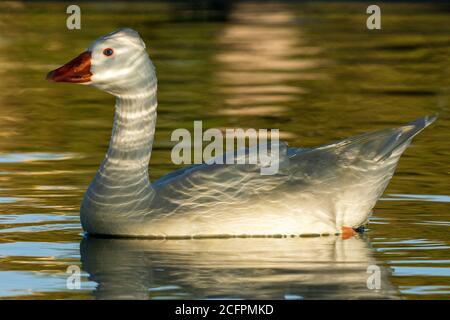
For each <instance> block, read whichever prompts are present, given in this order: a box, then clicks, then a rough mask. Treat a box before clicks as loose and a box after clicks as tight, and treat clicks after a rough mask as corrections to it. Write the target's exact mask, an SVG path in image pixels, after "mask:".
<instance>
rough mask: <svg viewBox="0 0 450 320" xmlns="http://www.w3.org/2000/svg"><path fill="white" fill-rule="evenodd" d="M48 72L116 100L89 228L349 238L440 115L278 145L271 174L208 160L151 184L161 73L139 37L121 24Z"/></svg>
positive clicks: (84, 212) (84, 214)
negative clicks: (314, 142) (329, 139)
mask: <svg viewBox="0 0 450 320" xmlns="http://www.w3.org/2000/svg"><path fill="white" fill-rule="evenodd" d="M47 79H48V80H50V81H54V82H69V83H78V84H84V85H91V86H93V87H96V88H98V89H100V90H103V91H105V92H107V93H109V94H111V95H113V96H114V97H115V99H116V103H115V116H114V124H113V129H112V136H111V139H110V143H109V147H108V151H107V153H106V156H105V158H104V160H103V162H102V163H101V165H100V167H99V169H98V171H97V173H96V175H95V177H94V179H93V180H92V182H91V184H90V185H89V187H88V189H87V191H86V193H85V195H84V198H83V200H82V203H81V208H80V220H81V224H82V227H83V230H84V232H85V233H86V234H88V235H98V236H111V237H146V238H164V239H170V238H181V239H183V238H203V237H287V236H309V235H342V237H346V238H348V237H351V236H353V235H355V234H356V231H357V230H358V229H359V228H360V227H362V226H364V225H365V224H366V223H367V222H368V219H369V217H370V216H371V214H372V209H373V207H374V206H375V204H376V202H377V200H378V199H379V198H380V197H381V195H382V194H383V191H384V190H385V188H386V186H387V185H388V183H389V181H390V179H391V178H392V176H393V174H394V171H395V168H396V165H397V162H398V160H399V158H400V156H401V154H402V153H403V152H404V151H405V149H406V148H407V147H408V145H409V144H410V143H411V140H412V138H413V137H414V136H415V135H416V134H418V133H419V132H420V131H422V130H423V129H424V128H425V127H427V126H428V125H430V124H431V123H432V122H434V121H435V119H436V116H425V117H422V118H419V119H417V120H415V121H412V122H410V123H408V124H406V125H404V126H401V127H399V128H389V129H384V130H381V131H376V132H371V133H366V134H362V135H358V136H355V137H350V138H347V139H344V140H342V141H338V142H334V143H330V144H326V145H322V146H319V147H316V148H293V147H288V146H287V144H286V143H284V142H280V143H279V145H278V146H276V148H278V149H279V151H280V152H279V160H278V161H279V163H280V170H279V172H278V173H276V174H273V175H262V174H260V170H259V169H260V167H261V164H260V163H259V164H251V165H250V164H247V165H245V164H217V163H215V164H208V163H204V164H197V165H192V166H189V167H186V168H182V169H179V170H176V171H174V172H172V173H169V174H168V175H166V176H163V177H162V178H160V179H159V180H157V181H155V182H153V183H151V182H150V180H149V161H150V155H151V151H152V144H153V140H154V133H155V126H156V108H157V98H156V94H157V79H156V72H155V67H154V65H153V63H152V61H151V60H150V58H149V56H148V54H147V51H146V46H145V44H144V41H143V40H142V39H141V37H140V36H139V34H138V33H137V32H136V31H134V30H132V29H129V28H124V29H119V30H117V31H115V32H112V33H109V34H107V35H105V36H102V37H100V38H99V39H97V40H96V41H95V42H93V43H92V45H91V46H90V47H89V48H88V49H87V50H86V51H85V52H83V53H81V54H80V55H79V56H78V57H76V58H75V59H73V60H71V61H70V62H68V63H67V64H65V65H63V66H62V67H60V68H57V69H55V70H53V71H50V72H49V73H48V74H47ZM245 152H246V153H245V154H246V156H248V155H249V154H250V153H251V152H254V149H253V151H252V150H250V149H246V151H245Z"/></svg>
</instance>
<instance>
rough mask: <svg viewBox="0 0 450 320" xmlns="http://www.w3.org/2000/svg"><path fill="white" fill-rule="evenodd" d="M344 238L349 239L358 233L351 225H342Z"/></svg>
mask: <svg viewBox="0 0 450 320" xmlns="http://www.w3.org/2000/svg"><path fill="white" fill-rule="evenodd" d="M341 231H342V240H347V239H350V238H351V237H353V236H354V235H356V231H355V230H354V229H353V228H351V227H341Z"/></svg>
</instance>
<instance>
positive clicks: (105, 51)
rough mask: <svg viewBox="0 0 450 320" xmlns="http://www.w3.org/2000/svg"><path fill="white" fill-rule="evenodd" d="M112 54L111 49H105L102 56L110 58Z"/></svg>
mask: <svg viewBox="0 0 450 320" xmlns="http://www.w3.org/2000/svg"><path fill="white" fill-rule="evenodd" d="M113 53H114V50H113V49H111V48H106V49H105V50H103V54H104V55H105V56H107V57H110V56H112V55H113Z"/></svg>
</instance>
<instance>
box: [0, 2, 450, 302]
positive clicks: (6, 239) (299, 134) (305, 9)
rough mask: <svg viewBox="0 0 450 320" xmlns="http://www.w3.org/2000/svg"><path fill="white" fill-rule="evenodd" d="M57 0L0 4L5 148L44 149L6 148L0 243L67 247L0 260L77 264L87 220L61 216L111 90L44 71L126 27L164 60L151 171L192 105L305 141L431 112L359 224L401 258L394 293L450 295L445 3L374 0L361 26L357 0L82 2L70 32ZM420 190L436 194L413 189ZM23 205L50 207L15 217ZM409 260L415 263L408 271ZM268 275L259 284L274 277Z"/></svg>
mask: <svg viewBox="0 0 450 320" xmlns="http://www.w3.org/2000/svg"><path fill="white" fill-rule="evenodd" d="M66 6H67V4H64V3H40V4H32V3H22V2H17V3H1V4H0V76H1V78H2V81H1V82H0V128H1V130H0V157H1V158H5V159H6V158H7V159H11V157H12V156H13V155H14V154H18V155H21V156H22V158H23V157H25V158H26V157H30V155H35V154H36V153H39V154H48V155H49V156H48V157H43V158H39V159H35V158H33V157H31V159H28V158H26V159H28V160H26V161H9V162H8V161H0V199H7V200H5V201H0V214H1V215H5V217H6V218H5V219H3V221H2V220H1V219H0V231H2V233H1V237H0V243H21V244H22V246H24V247H25V251H26V248H27V245H26V244H27V243H29V244H30V247H29V248H28V250H33V247H32V246H31V243H41V245H42V247H46V245H45V243H59V242H64V243H71V244H73V245H74V248H75V249H73V250H75V251H74V253H73V254H74V255H75V256H76V258H73V257H71V258H67V257H65V256H59V255H56V256H54V257H52V256H46V255H44V254H43V256H41V257H38V258H37V257H29V256H27V255H24V256H21V255H18V256H14V255H12V254H11V253H8V254H7V255H4V256H1V257H0V261H1V263H0V272H10V271H39V272H44V273H48V274H50V275H51V274H64V272H65V268H66V267H67V265H68V264H71V263H80V262H79V258H78V252H77V248H78V243H79V241H80V239H81V237H80V232H81V229H79V228H77V227H76V225H75V227H74V225H73V224H74V221H73V219H71V218H70V217H74V218H75V219H76V218H77V215H78V207H79V203H80V199H81V197H82V194H83V192H84V190H85V189H86V187H87V185H88V183H89V182H90V179H91V178H92V176H93V174H94V173H95V171H96V169H97V166H98V164H99V163H100V161H101V160H102V158H103V155H104V152H105V150H106V148H107V144H108V139H109V136H110V130H111V124H112V115H113V98H112V97H111V96H108V95H107V94H105V93H103V92H99V91H97V90H95V89H93V88H87V87H83V86H74V85H64V84H63V85H58V84H53V83H47V82H46V81H45V80H44V77H45V74H46V73H47V72H48V71H49V70H51V69H53V68H55V67H57V66H59V65H61V64H62V63H64V62H66V61H68V60H69V59H71V58H73V57H74V56H76V55H77V54H78V53H80V52H81V51H83V50H84V49H85V48H86V47H87V46H88V45H89V43H90V42H91V41H92V40H94V39H95V38H97V37H98V36H100V35H102V34H105V33H107V32H110V31H112V30H114V29H117V28H119V27H123V26H128V27H132V28H134V29H136V30H138V31H139V32H140V34H141V35H142V37H143V38H144V39H145V41H146V43H147V47H148V51H149V54H150V56H151V57H152V59H153V61H154V63H155V65H156V67H157V71H158V79H159V91H158V97H159V107H158V111H159V116H158V123H157V131H156V141H155V147H154V154H153V155H152V160H151V169H150V172H151V178H152V179H153V180H156V179H157V178H158V177H160V176H162V175H163V174H166V173H168V172H170V171H172V170H174V169H175V168H176V166H174V165H172V164H171V162H170V146H171V143H170V133H171V131H172V130H173V129H175V128H180V127H181V128H188V129H192V127H193V121H194V120H203V123H204V127H206V128H209V127H217V128H226V127H243V128H250V127H253V128H280V129H281V134H282V137H283V139H284V140H286V141H288V143H289V144H290V145H293V146H314V145H318V144H322V143H326V142H329V141H331V140H337V139H340V138H344V137H347V136H350V135H353V134H357V133H362V132H365V131H368V130H376V129H380V128H384V127H387V126H396V125H399V124H402V123H405V122H407V121H409V120H412V119H414V118H415V117H419V116H422V115H425V114H432V113H439V114H440V118H439V120H438V122H437V123H436V125H434V126H432V127H431V128H429V129H427V130H426V131H425V132H424V133H423V134H421V135H420V136H419V137H417V138H416V140H415V141H414V143H413V145H412V146H411V147H410V149H409V150H408V151H407V152H406V153H405V155H404V156H403V158H402V160H401V162H400V164H399V166H398V170H397V174H396V175H395V177H394V179H393V181H392V183H391V184H390V186H389V188H388V190H387V191H386V193H387V195H386V197H385V198H386V200H384V201H380V202H379V204H378V205H377V207H376V209H375V214H374V219H373V221H372V223H371V224H370V226H369V227H370V230H369V232H368V234H367V236H368V237H369V238H370V239H371V246H372V247H373V249H371V250H372V251H371V254H372V255H373V256H374V257H375V258H376V259H377V260H378V261H381V262H383V261H384V265H385V266H393V267H395V266H396V261H399V265H400V266H401V267H402V268H403V267H409V269H408V268H404V269H399V270H402V271H401V272H400V273H399V274H396V272H395V271H394V272H393V274H392V275H391V276H390V279H389V280H390V282H391V283H392V285H393V286H394V287H395V288H397V289H396V290H397V291H398V294H399V295H400V296H401V297H404V298H445V297H446V298H448V297H450V279H449V277H448V272H447V271H446V270H448V268H450V264H449V262H448V259H449V253H448V252H449V250H448V248H447V247H448V246H449V243H450V237H449V232H448V231H449V230H448V228H449V221H450V217H449V210H448V208H449V203H448V201H446V200H445V199H446V197H447V198H448V196H449V194H448V191H449V189H450V188H449V187H450V185H449V179H448V174H449V170H448V159H449V156H450V152H449V148H448V140H449V139H450V134H449V125H450V122H449V115H448V103H449V90H450V84H449V79H450V71H449V53H450V50H449V49H450V42H449V39H450V37H449V35H450V26H449V24H448V20H449V13H448V12H449V11H448V7H445V6H444V5H443V4H425V3H416V4H383V5H382V28H383V29H382V31H369V30H367V29H366V28H365V19H366V15H365V14H364V12H365V8H366V7H367V5H366V4H361V3H335V4H328V3H327V4H323V3H317V4H312V3H308V4H302V5H294V4H283V3H274V4H272V3H264V4H257V5H254V4H249V3H245V2H244V3H236V4H234V5H227V6H225V7H224V8H223V9H224V10H222V11H221V10H216V9H214V8H212V9H211V8H210V9H208V10H205V9H203V10H200V11H192V10H190V9H189V8H188V7H186V6H179V5H168V4H162V3H157V4H142V3H132V4H129V3H114V4H107V3H101V4H100V3H83V4H82V5H81V8H82V30H81V31H69V30H67V29H66V28H65V19H66V17H67V15H66V14H65V9H66ZM60 155H64V156H63V157H62V158H61V157H60ZM390 194H392V196H390ZM399 194H400V195H410V196H411V197H410V198H408V197H404V198H403V199H402V198H398V197H396V196H395V195H399ZM423 195H428V196H429V197H428V198H431V199H434V200H432V201H425V200H423V201H421V200H420V198H421V196H423ZM417 196H418V197H417ZM390 198H395V200H396V201H390V200H389V199H390ZM17 199H19V200H17ZM26 214H33V215H38V216H39V217H42V215H43V216H47V217H48V219H47V220H45V219H37V221H34V220H32V219H18V221H11V219H12V218H11V217H12V216H15V215H26ZM55 216H56V217H61V219H55V218H54V217H55ZM67 217H69V218H67ZM13 228H14V229H13ZM205 241H206V240H205ZM249 241H250V240H249ZM405 241H407V242H405ZM423 241H425V242H423ZM386 242H389V244H386ZM376 249H380V250H379V251H377V250H376ZM294 260H295V259H294ZM299 261H302V260H301V259H300V260H299ZM405 261H410V262H409V263H408V264H405ZM418 261H419V262H418ZM420 261H422V263H421V262H420ZM433 261H442V262H441V263H439V264H438V265H437V264H436V263H434V262H433ZM332 262H333V261H330V265H332ZM330 265H327V267H324V269H323V270H322V272H324V273H326V272H327V271H326V270H327V269H326V268H328V267H329V266H330ZM272 267H273V266H272ZM414 267H420V268H423V269H421V270H422V271H423V272H422V273H420V272H415V271H414V272H410V273H408V270H417V269H414ZM433 268H436V269H435V270H436V273H435V274H434V273H433ZM443 268H446V269H444V271H445V272H442V270H443ZM394 270H395V268H394ZM273 272H274V273H277V271H276V267H273ZM264 279H265V280H266V281H267V285H266V287H267V288H270V287H271V285H273V286H275V284H274V283H271V282H270V281H271V280H270V278H264ZM19 280H20V277H19V276H18V281H19ZM277 281H278V280H277ZM33 283H39V281H37V282H36V281H35V282H33ZM160 285H161V286H164V285H165V283H161V284H160ZM285 285H286V286H288V281H287V282H286V283H285ZM47 286H48V284H46V283H45V281H44V282H43V287H42V288H39V285H37V287H33V291H32V293H33V295H32V296H33V297H43V298H70V297H81V298H90V297H92V295H91V293H90V290H91V289H92V288H91V287H89V286H87V288H88V289H86V290H85V291H82V292H71V291H67V290H65V288H64V287H61V286H60V284H59V282H58V283H57V284H56V285H54V287H52V286H50V287H52V289H51V290H47V289H46V288H47ZM279 286H280V283H277V286H276V287H277V288H278V287H279ZM282 286H283V283H282V284H281V287H282ZM20 288H22V287H20ZM58 288H59V289H58ZM240 289H241V288H240V287H239V286H237V287H236V291H235V292H234V294H235V295H236V296H238V295H239V293H240V291H239V290H240ZM5 290H6V289H5ZM183 290H186V292H185V293H187V294H189V296H193V297H197V296H196V293H195V292H192V291H190V289H189V288H183ZM261 290H262V289H261ZM267 290H268V291H267V292H266V293H267V296H266V297H270V292H271V291H270V290H269V289H267ZM194 291H195V290H194ZM321 292H322V294H323V295H322V296H321V297H327V291H326V290H325V291H321ZM263 293H264V292H263ZM163 294H166V293H163ZM163 294H162V295H163ZM289 294H295V292H290V293H289ZM0 295H4V296H9V297H10V296H11V294H2V288H1V285H0ZM152 295H158V291H153V292H152ZM231 295H232V294H231ZM13 296H14V295H13ZM16 296H18V297H21V298H27V297H30V293H29V292H28V293H21V291H18V293H17V294H16ZM273 297H274V298H282V297H280V296H273Z"/></svg>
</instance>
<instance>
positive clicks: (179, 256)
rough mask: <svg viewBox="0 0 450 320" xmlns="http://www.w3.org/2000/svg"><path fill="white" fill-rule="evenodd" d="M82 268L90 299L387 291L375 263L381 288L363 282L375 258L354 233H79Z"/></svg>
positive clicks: (385, 272) (342, 295) (391, 293)
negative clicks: (90, 284) (181, 236)
mask: <svg viewBox="0 0 450 320" xmlns="http://www.w3.org/2000/svg"><path fill="white" fill-rule="evenodd" d="M80 251H81V261H82V267H83V269H84V270H85V271H86V272H88V274H89V280H91V281H94V282H96V283H97V287H96V289H95V290H94V292H93V294H94V297H95V298H97V299H152V298H170V299H177V298H194V299H197V298H247V299H292V298H293V299H318V298H320V299H354V298H367V299H372V298H382V299H389V298H395V296H396V292H395V290H394V288H393V286H392V285H391V284H390V283H389V281H388V276H389V269H387V268H383V267H381V288H380V289H378V290H377V289H374V290H371V289H368V287H367V279H368V277H370V276H371V274H370V273H367V270H368V267H369V266H371V265H376V264H377V263H376V261H375V259H374V258H373V252H372V250H371V248H370V244H369V243H368V241H367V240H366V239H364V238H362V237H360V236H358V237H353V238H350V239H346V240H343V239H342V238H340V237H335V236H329V237H318V238H280V239H274V238H260V239H258V238H256V239H254V238H252V239H248V238H247V239H245V238H244V239H242V238H232V239H198V240H161V241H160V240H141V239H139V240H138V239H106V238H94V237H86V238H84V239H83V240H82V241H81V244H80Z"/></svg>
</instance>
